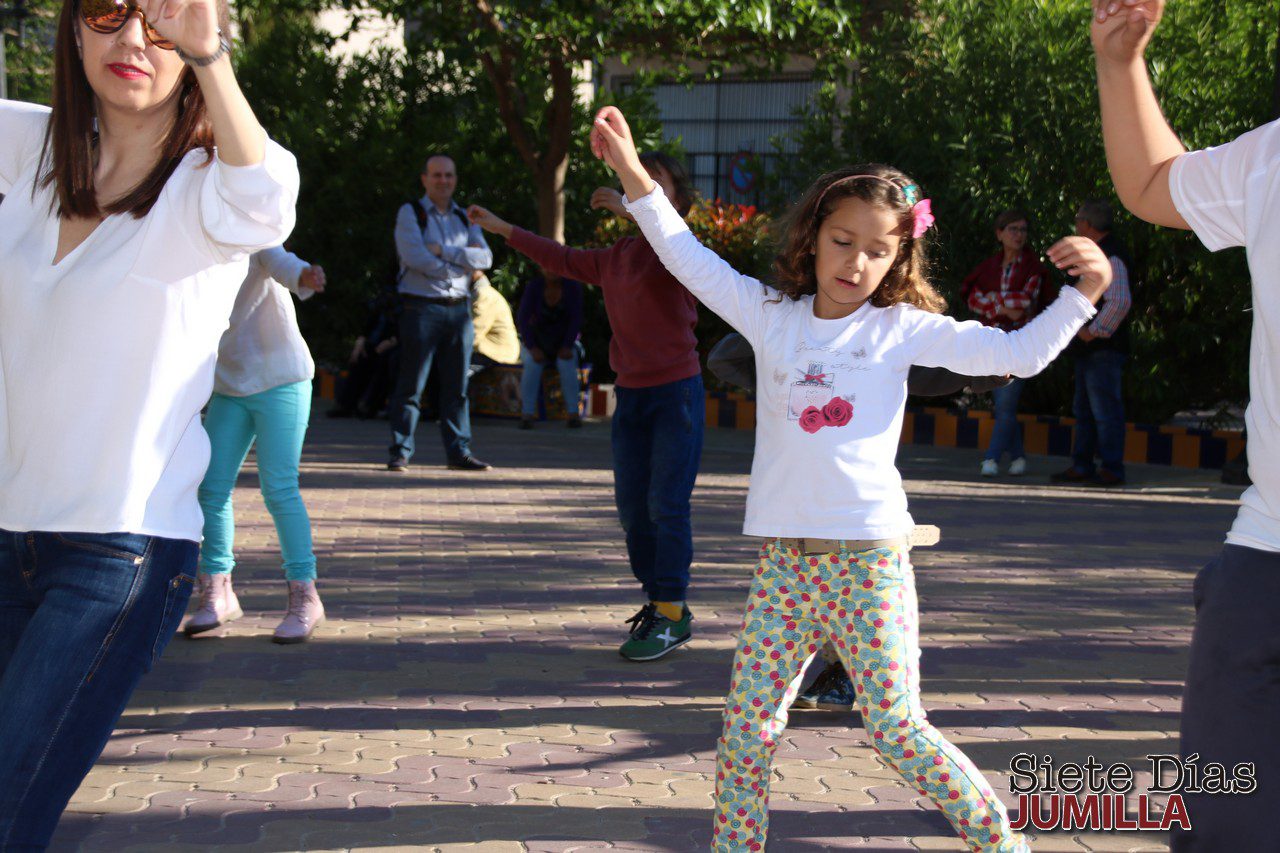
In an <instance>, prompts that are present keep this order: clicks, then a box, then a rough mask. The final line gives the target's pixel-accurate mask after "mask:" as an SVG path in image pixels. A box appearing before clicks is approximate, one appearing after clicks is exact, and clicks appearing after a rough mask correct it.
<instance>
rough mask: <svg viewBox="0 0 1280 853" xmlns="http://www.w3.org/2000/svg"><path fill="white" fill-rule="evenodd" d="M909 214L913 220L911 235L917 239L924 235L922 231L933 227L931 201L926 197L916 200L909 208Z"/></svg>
mask: <svg viewBox="0 0 1280 853" xmlns="http://www.w3.org/2000/svg"><path fill="white" fill-rule="evenodd" d="M911 216H912V218H913V220H914V221H915V227H914V228H913V229H912V232H911V237H912V239H915V240H919V239H920V238H921V237H923V236H924V232H926V231H928V230H929V229H930V228H932V227H933V222H934V219H933V201H932V200H931V199H927V198H926V199H921V200H920V201H918V202H916V203H915V205H913V206H912V208H911Z"/></svg>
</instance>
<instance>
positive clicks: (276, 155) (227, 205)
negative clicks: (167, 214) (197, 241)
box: [179, 140, 299, 261]
mask: <svg viewBox="0 0 1280 853" xmlns="http://www.w3.org/2000/svg"><path fill="white" fill-rule="evenodd" d="M199 175H200V177H199V203H198V210H197V213H198V217H199V229H200V230H201V231H202V232H203V234H204V237H205V240H206V242H207V243H208V245H209V246H210V247H211V248H212V250H213V253H214V254H215V256H217V257H218V258H219V259H221V260H223V261H229V260H235V259H237V258H241V257H244V255H246V254H250V253H252V252H256V251H259V250H260V249H265V248H267V247H269V246H278V245H280V244H281V243H283V242H284V241H285V238H287V237H288V236H289V234H290V233H292V231H293V225H294V222H295V219H296V211H295V206H296V204H297V201H298V183H299V178H298V163H297V161H296V160H295V159H294V156H293V155H292V154H291V153H289V152H288V151H286V150H285V149H284V148H281V147H280V146H279V145H277V144H276V143H274V142H272V141H271V140H267V141H266V153H265V155H264V156H263V159H262V161H261V162H260V163H256V164H254V165H252V166H232V165H230V164H228V163H225V162H223V161H222V160H220V159H218V157H217V156H216V155H215V157H214V160H213V163H211V164H210V165H208V166H205V167H203V168H202V169H200V171H199ZM179 203H180V204H181V203H182V202H181V201H180V202H179Z"/></svg>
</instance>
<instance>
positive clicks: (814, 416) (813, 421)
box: [800, 406, 827, 435]
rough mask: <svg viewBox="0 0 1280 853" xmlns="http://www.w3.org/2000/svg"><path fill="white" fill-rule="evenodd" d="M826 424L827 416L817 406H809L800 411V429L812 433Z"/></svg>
mask: <svg viewBox="0 0 1280 853" xmlns="http://www.w3.org/2000/svg"><path fill="white" fill-rule="evenodd" d="M826 425H827V418H826V416H825V415H823V414H822V410H821V409H819V408H818V407H817V406H810V407H809V408H807V409H805V410H804V411H803V412H801V413H800V429H802V430H804V431H805V432H807V433H809V434H810V435H812V434H813V433H815V432H817V431H818V430H820V429H822V428H823V427H824V426H826Z"/></svg>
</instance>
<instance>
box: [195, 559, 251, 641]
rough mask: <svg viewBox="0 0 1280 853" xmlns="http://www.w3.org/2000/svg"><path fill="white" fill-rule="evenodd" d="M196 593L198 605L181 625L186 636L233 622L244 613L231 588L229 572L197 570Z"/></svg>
mask: <svg viewBox="0 0 1280 853" xmlns="http://www.w3.org/2000/svg"><path fill="white" fill-rule="evenodd" d="M196 595H197V596H198V597H199V601H200V606H199V608H197V610H196V612H195V613H192V614H191V615H190V616H189V617H187V624H185V625H183V626H182V632H183V633H184V634H186V635H187V636H188V637H191V636H194V635H196V634H203V633H204V632H205V631H212V630H213V629H214V628H217V627H218V626H219V625H222V624H224V623H226V622H234V621H235V620H236V619H239V618H240V617H241V616H243V615H244V611H242V610H241V609H240V600H239V599H237V598H236V593H235V590H233V589H232V588H231V573H230V572H221V573H218V574H212V575H211V574H208V573H206V572H199V573H198V574H197V575H196Z"/></svg>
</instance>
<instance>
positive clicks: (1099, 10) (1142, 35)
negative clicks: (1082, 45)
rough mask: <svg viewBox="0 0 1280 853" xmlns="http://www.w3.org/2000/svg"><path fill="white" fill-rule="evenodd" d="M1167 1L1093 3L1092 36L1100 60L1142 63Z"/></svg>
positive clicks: (1099, 1) (1101, 0)
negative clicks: (1140, 61)
mask: <svg viewBox="0 0 1280 853" xmlns="http://www.w3.org/2000/svg"><path fill="white" fill-rule="evenodd" d="M1164 6H1165V0H1093V26H1092V27H1090V30H1089V34H1090V37H1091V38H1092V40H1093V49H1094V52H1095V53H1096V54H1097V55H1098V59H1099V60H1105V61H1108V62H1115V63H1120V64H1126V63H1129V62H1133V61H1135V60H1140V59H1141V58H1142V55H1143V54H1144V53H1145V52H1146V49H1147V45H1148V44H1149V43H1150V42H1151V35H1152V34H1153V33H1154V32H1155V29H1156V27H1157V26H1158V25H1159V23H1160V19H1161V18H1162V17H1164Z"/></svg>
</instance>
